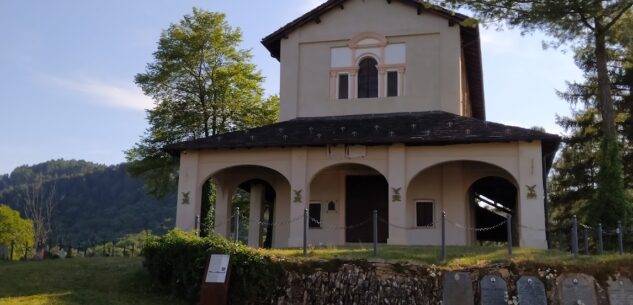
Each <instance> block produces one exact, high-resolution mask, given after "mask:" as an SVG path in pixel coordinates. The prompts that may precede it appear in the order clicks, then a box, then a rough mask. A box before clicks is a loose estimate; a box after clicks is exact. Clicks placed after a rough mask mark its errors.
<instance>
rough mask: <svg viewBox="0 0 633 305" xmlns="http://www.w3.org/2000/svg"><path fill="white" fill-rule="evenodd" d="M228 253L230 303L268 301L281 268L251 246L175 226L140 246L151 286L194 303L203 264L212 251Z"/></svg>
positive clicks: (275, 290) (271, 296)
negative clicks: (152, 284)
mask: <svg viewBox="0 0 633 305" xmlns="http://www.w3.org/2000/svg"><path fill="white" fill-rule="evenodd" d="M217 253H222V254H229V255H231V278H230V281H231V282H230V291H229V294H230V295H229V296H230V300H231V304H261V303H270V299H271V298H273V297H274V296H275V295H276V292H277V290H278V287H281V286H282V285H280V284H281V283H280V281H282V280H283V276H282V275H283V267H282V266H281V264H279V263H278V262H275V261H273V260H271V258H270V257H268V256H265V255H262V254H261V253H259V252H257V251H256V250H254V249H251V248H248V247H246V246H244V245H241V244H237V243H233V242H230V241H228V240H226V239H224V238H222V237H218V236H211V237H204V238H203V237H198V236H195V235H194V234H192V233H187V232H183V231H182V230H179V229H174V230H172V231H171V232H169V233H167V234H166V235H164V236H162V237H152V238H149V239H148V240H147V242H146V244H145V247H144V248H143V252H142V255H143V256H144V257H145V260H144V262H143V266H144V267H145V269H147V270H148V271H149V273H150V275H151V277H152V280H153V282H154V285H155V286H156V287H158V288H160V289H161V290H166V291H170V292H171V293H172V294H174V295H175V296H179V297H184V298H185V299H187V300H188V301H191V302H196V301H197V300H198V295H199V294H198V293H199V291H200V284H201V283H202V276H203V274H204V267H205V264H206V261H207V259H208V257H209V255H211V254H217Z"/></svg>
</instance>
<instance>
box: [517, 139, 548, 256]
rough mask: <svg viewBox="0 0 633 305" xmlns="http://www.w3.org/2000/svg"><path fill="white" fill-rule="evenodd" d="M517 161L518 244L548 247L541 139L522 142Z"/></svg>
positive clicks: (530, 246) (541, 247) (540, 247)
mask: <svg viewBox="0 0 633 305" xmlns="http://www.w3.org/2000/svg"><path fill="white" fill-rule="evenodd" d="M518 160H519V164H518V165H519V166H518V168H519V177H518V180H519V181H518V183H519V185H518V196H519V198H518V200H517V201H518V202H517V206H518V210H519V211H518V212H519V217H515V218H513V220H515V221H514V223H513V225H514V226H519V227H518V228H519V246H521V247H527V248H539V249H546V248H547V239H546V235H545V221H546V219H545V194H544V192H545V188H544V187H543V166H542V164H543V163H542V157H541V142H540V141H533V142H520V143H519V159H518ZM517 218H518V219H517Z"/></svg>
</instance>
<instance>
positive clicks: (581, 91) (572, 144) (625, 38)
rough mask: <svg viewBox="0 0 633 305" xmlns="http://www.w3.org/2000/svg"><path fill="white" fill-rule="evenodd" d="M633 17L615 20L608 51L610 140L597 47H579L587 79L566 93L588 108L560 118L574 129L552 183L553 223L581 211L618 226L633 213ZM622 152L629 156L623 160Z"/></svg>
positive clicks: (594, 219) (587, 218) (573, 102)
mask: <svg viewBox="0 0 633 305" xmlns="http://www.w3.org/2000/svg"><path fill="white" fill-rule="evenodd" d="M631 17H632V14H631V13H627V14H625V15H624V16H623V17H622V19H621V20H620V22H618V23H617V24H616V25H615V26H614V28H613V32H612V35H611V36H610V37H609V40H610V48H609V49H608V52H607V53H608V55H609V56H608V66H609V75H610V79H611V84H612V85H611V94H612V100H613V101H614V106H615V107H614V110H615V115H614V117H615V126H616V127H617V128H616V129H615V130H616V135H617V137H614V138H615V139H617V142H616V141H605V140H604V139H605V137H603V132H604V130H603V129H602V128H601V120H600V115H599V113H600V111H599V109H598V107H597V105H598V102H597V101H596V100H597V99H598V81H597V76H596V73H595V69H593V68H592V67H593V66H594V65H593V62H594V59H593V55H592V54H593V53H594V52H593V51H592V47H591V46H587V47H585V48H578V49H577V50H576V62H577V64H578V66H579V67H580V68H581V69H583V70H584V71H585V78H586V80H585V81H584V82H581V83H571V84H569V86H568V89H567V91H566V92H562V93H560V96H561V97H562V98H564V99H565V100H567V101H568V102H569V103H570V104H571V105H572V106H575V105H580V106H581V107H582V109H580V110H575V111H574V114H573V116H572V117H563V118H559V119H558V124H559V125H561V126H562V127H564V128H565V130H566V131H567V132H568V133H569V135H568V136H566V137H565V139H564V142H565V145H564V147H563V150H562V153H561V155H560V157H559V158H558V159H557V160H556V162H555V164H554V172H553V175H552V179H551V181H550V186H549V189H550V198H551V209H552V213H551V215H552V218H551V219H552V220H553V223H558V224H561V225H563V226H564V225H566V224H568V222H569V221H568V220H569V219H570V217H571V215H572V214H578V215H579V217H580V219H581V220H582V221H584V222H585V223H591V224H596V223H597V222H599V221H602V222H603V223H605V224H608V225H610V226H614V225H615V222H616V221H617V220H624V221H628V218H629V216H630V211H631V205H630V204H629V203H628V201H627V199H630V197H628V196H627V194H626V193H625V189H626V188H628V189H629V190H630V189H632V188H633V183H632V182H633V164H631V160H633V159H632V158H633V146H632V143H633V132H632V129H633V126H631V122H632V121H631V119H632V114H633V98H632V96H631V89H633V66H632V65H631V60H632V59H633V57H632V56H631V55H632V54H633V43H632V42H633V39H632V38H633V33H632V32H631V29H632V28H633V18H631ZM601 138H602V141H601V140H600V139H601ZM620 157H622V158H623V159H624V160H627V161H628V162H624V165H623V164H622V162H621V161H620ZM623 167H624V168H626V170H624V171H623V170H622V168H623ZM605 181H607V182H608V183H605Z"/></svg>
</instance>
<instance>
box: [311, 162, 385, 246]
mask: <svg viewBox="0 0 633 305" xmlns="http://www.w3.org/2000/svg"><path fill="white" fill-rule="evenodd" d="M388 196H389V191H388V183H387V179H386V178H385V177H384V176H383V175H382V174H381V173H380V172H379V171H377V170H376V169H374V168H371V167H369V166H366V165H361V164H353V163H344V164H336V165H332V166H329V167H326V168H324V169H321V170H320V171H318V172H317V173H316V174H315V175H314V176H313V177H312V179H311V181H310V211H311V214H310V215H311V217H312V216H313V213H312V212H315V213H319V219H318V223H317V222H316V221H314V224H313V225H311V226H310V233H309V234H308V235H309V238H310V242H311V243H322V244H328V243H330V244H342V243H358V242H361V243H368V242H372V241H373V235H372V234H373V229H372V221H371V219H372V216H373V211H374V210H377V211H378V215H379V217H380V218H381V219H384V220H388V219H389V214H388V213H389V205H388ZM388 237H389V227H388V225H387V223H386V221H385V222H379V224H378V241H379V242H381V243H385V242H387V238H388Z"/></svg>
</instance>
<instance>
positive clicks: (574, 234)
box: [571, 215, 578, 257]
mask: <svg viewBox="0 0 633 305" xmlns="http://www.w3.org/2000/svg"><path fill="white" fill-rule="evenodd" d="M571 251H572V253H573V254H574V257H578V220H577V219H576V215H574V218H572V220H571Z"/></svg>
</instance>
